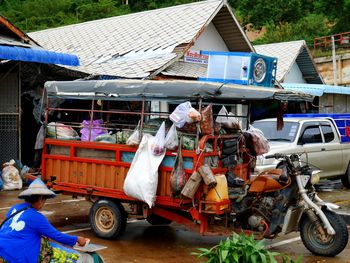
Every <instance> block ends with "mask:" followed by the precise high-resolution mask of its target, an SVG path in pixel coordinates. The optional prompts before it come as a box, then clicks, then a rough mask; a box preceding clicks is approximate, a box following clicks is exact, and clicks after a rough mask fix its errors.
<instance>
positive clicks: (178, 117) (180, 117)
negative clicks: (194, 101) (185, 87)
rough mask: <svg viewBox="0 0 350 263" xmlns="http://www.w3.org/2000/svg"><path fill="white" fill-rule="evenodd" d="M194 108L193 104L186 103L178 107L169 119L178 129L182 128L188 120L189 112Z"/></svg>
mask: <svg viewBox="0 0 350 263" xmlns="http://www.w3.org/2000/svg"><path fill="white" fill-rule="evenodd" d="M191 108H192V106H191V102H189V101H186V102H184V103H181V104H179V105H177V107H176V108H175V110H174V111H173V112H172V113H171V114H170V116H169V119H170V120H171V121H172V122H173V123H174V124H175V126H176V127H178V128H182V127H183V126H184V125H185V123H186V120H187V118H188V117H187V116H188V113H189V110H190V109H191Z"/></svg>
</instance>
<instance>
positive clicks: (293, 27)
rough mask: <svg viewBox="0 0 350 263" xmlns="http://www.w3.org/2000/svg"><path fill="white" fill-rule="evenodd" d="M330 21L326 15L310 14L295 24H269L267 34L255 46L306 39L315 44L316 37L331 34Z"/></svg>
mask: <svg viewBox="0 0 350 263" xmlns="http://www.w3.org/2000/svg"><path fill="white" fill-rule="evenodd" d="M327 24H328V21H327V18H326V17H325V16H324V15H321V14H317V15H316V14H310V15H308V16H306V17H304V18H302V19H300V20H299V21H297V22H295V23H287V22H286V23H283V24H282V23H281V24H279V25H277V26H276V25H274V24H269V25H267V26H266V30H267V31H266V33H265V34H264V35H263V36H262V37H261V38H259V39H257V40H256V41H254V44H255V45H256V44H265V43H274V42H284V41H293V40H301V39H304V40H306V42H307V43H308V44H309V45H312V44H313V39H314V37H315V36H325V35H328V34H329V28H328V27H327Z"/></svg>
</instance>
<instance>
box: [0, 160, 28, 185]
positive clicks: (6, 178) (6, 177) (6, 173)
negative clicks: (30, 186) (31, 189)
mask: <svg viewBox="0 0 350 263" xmlns="http://www.w3.org/2000/svg"><path fill="white" fill-rule="evenodd" d="M15 163H16V162H15V161H14V160H11V161H9V162H7V163H4V164H3V167H4V168H3V169H2V175H1V176H2V180H3V184H4V185H3V189H4V190H16V189H22V183H23V182H22V179H21V176H20V175H19V171H18V170H17V168H16V167H15V166H14V165H15Z"/></svg>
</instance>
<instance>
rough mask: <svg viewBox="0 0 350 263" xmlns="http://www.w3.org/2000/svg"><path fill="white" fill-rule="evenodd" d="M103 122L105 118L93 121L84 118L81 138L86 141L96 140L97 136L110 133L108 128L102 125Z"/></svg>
mask: <svg viewBox="0 0 350 263" xmlns="http://www.w3.org/2000/svg"><path fill="white" fill-rule="evenodd" d="M102 124H103V120H93V121H92V123H91V121H88V120H84V121H83V122H82V125H83V128H82V129H81V130H80V132H81V140H82V141H85V142H87V141H94V140H95V138H96V137H97V136H99V135H101V134H106V133H108V132H107V130H106V129H105V128H103V127H102ZM90 128H91V134H90ZM89 138H90V140H89Z"/></svg>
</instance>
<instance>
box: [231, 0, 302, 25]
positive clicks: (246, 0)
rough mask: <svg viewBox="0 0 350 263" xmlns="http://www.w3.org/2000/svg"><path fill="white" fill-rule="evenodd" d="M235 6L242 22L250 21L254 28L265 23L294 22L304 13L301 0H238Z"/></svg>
mask: <svg viewBox="0 0 350 263" xmlns="http://www.w3.org/2000/svg"><path fill="white" fill-rule="evenodd" d="M235 5H236V6H237V4H235ZM236 8H237V11H238V13H239V16H240V17H241V18H242V19H243V21H242V22H243V24H244V25H246V24H248V23H251V24H253V26H254V27H255V28H261V27H262V26H264V25H266V24H277V23H285V22H296V21H298V20H299V19H300V18H302V17H303V15H304V14H305V12H304V11H305V10H303V0H289V1H285V0H275V1H265V0H240V1H239V4H238V6H237V7H236Z"/></svg>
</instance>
